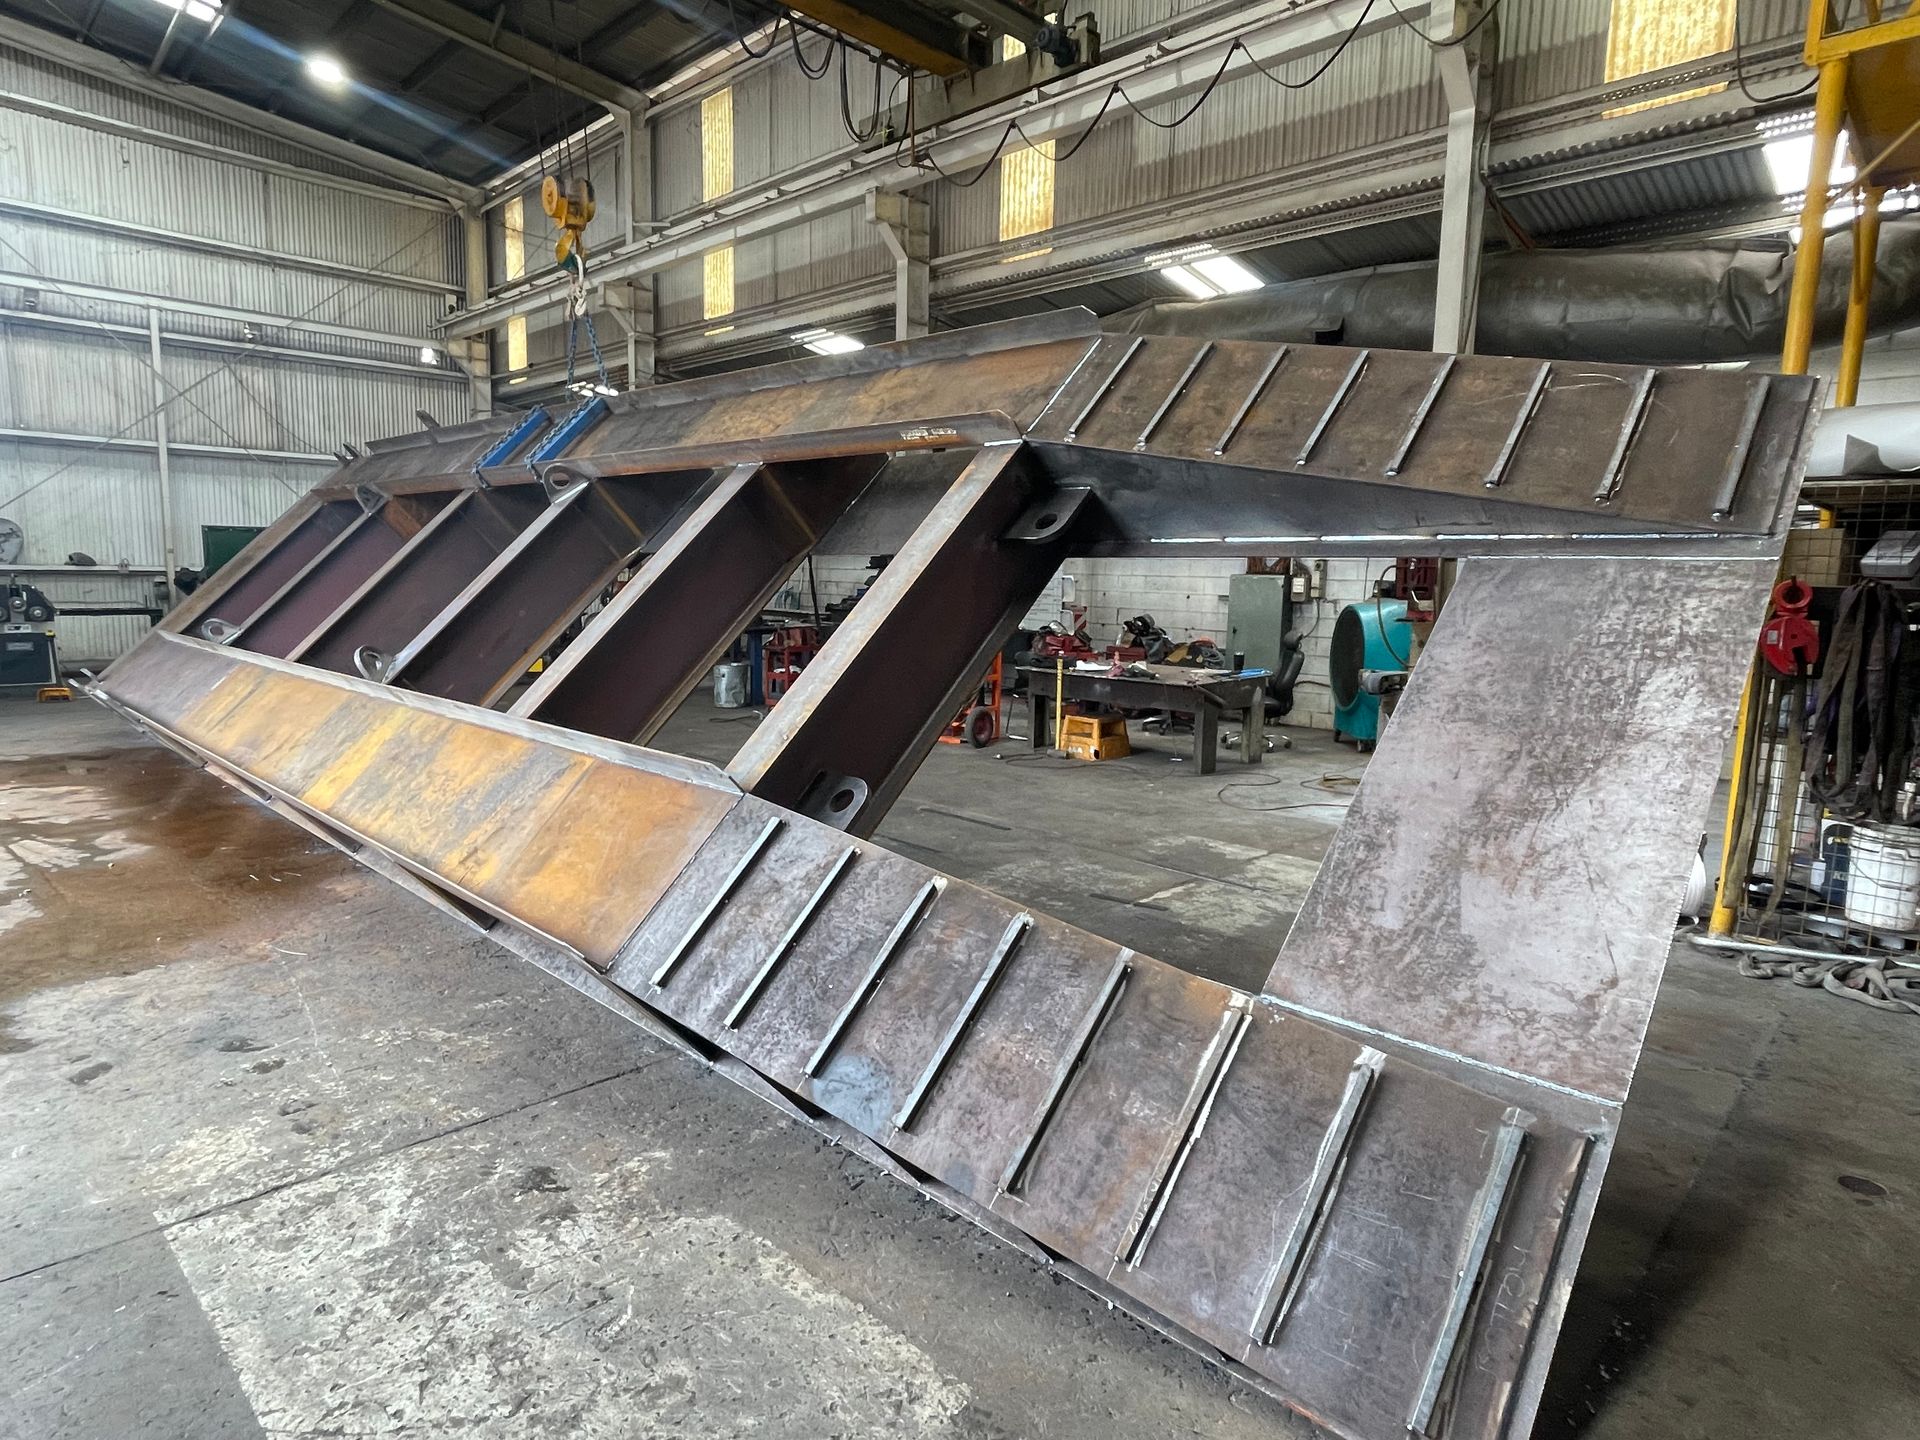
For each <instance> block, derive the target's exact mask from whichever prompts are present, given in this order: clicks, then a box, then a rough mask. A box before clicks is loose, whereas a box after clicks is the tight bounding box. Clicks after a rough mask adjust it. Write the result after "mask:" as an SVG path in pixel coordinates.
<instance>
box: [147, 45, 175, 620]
mask: <svg viewBox="0 0 1920 1440" xmlns="http://www.w3.org/2000/svg"><path fill="white" fill-rule="evenodd" d="M176 18H178V17H176ZM168 33H169V34H171V33H172V27H171V26H169V27H168ZM147 368H148V369H149V370H151V371H152V372H153V455H154V461H155V464H156V466H157V467H158V471H159V478H160V563H161V564H162V565H164V566H165V567H166V571H167V578H166V584H167V599H168V600H169V601H173V600H177V599H179V598H180V596H179V592H178V591H177V590H176V589H175V588H174V584H173V577H174V575H175V574H177V573H178V572H179V569H180V560H179V555H178V553H177V551H176V548H175V547H176V545H177V543H178V542H177V541H176V540H175V538H174V533H173V455H172V452H171V451H170V450H169V449H168V446H167V431H168V426H167V377H166V374H165V373H164V372H163V371H162V370H161V368H160V312H159V311H158V310H149V311H147Z"/></svg>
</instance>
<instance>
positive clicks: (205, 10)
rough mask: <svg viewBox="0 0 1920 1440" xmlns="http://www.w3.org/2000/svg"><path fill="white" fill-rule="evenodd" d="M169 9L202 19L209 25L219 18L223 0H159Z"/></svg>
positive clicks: (190, 17)
mask: <svg viewBox="0 0 1920 1440" xmlns="http://www.w3.org/2000/svg"><path fill="white" fill-rule="evenodd" d="M160 3H161V4H162V5H164V6H166V7H167V9H169V10H178V11H179V12H180V13H181V14H182V15H185V16H187V17H188V18H189V19H193V20H204V21H205V22H206V23H207V24H209V25H211V24H213V22H214V21H216V20H218V19H219V18H220V10H221V5H222V3H223V0H160Z"/></svg>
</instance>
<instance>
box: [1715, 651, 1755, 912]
mask: <svg viewBox="0 0 1920 1440" xmlns="http://www.w3.org/2000/svg"><path fill="white" fill-rule="evenodd" d="M1756 709H1757V707H1756V706H1755V705H1754V703H1753V666H1751V665H1749V666H1748V667H1747V683H1746V684H1745V685H1743V686H1741V687H1740V711H1739V714H1738V715H1737V716H1736V718H1735V719H1734V722H1733V778H1732V779H1731V780H1730V781H1729V782H1728V786H1727V825H1726V831H1725V833H1724V834H1723V835H1722V836H1721V839H1720V878H1719V880H1718V882H1717V883H1716V884H1715V885H1714V887H1713V915H1712V917H1711V918H1710V919H1709V920H1708V921H1707V933H1708V934H1710V935H1731V934H1732V933H1733V922H1734V920H1735V918H1736V917H1735V915H1734V910H1733V906H1732V905H1731V904H1729V903H1728V894H1729V892H1730V891H1731V890H1732V888H1733V887H1732V886H1731V885H1730V884H1729V883H1728V879H1727V877H1728V876H1729V875H1731V874H1732V873H1733V868H1734V860H1735V858H1736V857H1735V856H1734V853H1733V847H1734V845H1735V843H1736V842H1737V841H1738V839H1739V833H1740V809H1741V805H1740V794H1741V790H1742V788H1743V787H1744V786H1745V784H1746V776H1747V766H1748V764H1749V763H1751V760H1752V752H1753V739H1754V735H1755V733H1756V732H1757V731H1758V729H1759V727H1758V726H1757V725H1756V724H1755V723H1754V722H1755V720H1756V718H1757V716H1756V713H1755V711H1756Z"/></svg>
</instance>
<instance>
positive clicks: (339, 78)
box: [307, 55, 347, 90]
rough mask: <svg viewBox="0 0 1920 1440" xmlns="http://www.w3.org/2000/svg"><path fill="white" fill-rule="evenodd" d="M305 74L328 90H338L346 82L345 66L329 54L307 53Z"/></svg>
mask: <svg viewBox="0 0 1920 1440" xmlns="http://www.w3.org/2000/svg"><path fill="white" fill-rule="evenodd" d="M307 74H309V75H311V76H312V77H313V78H314V79H315V80H317V81H319V82H320V83H321V84H322V85H325V86H326V87H327V88H328V89H329V90H338V89H339V88H340V87H341V86H342V85H345V84H346V83H347V72H346V68H345V67H344V66H343V65H341V63H340V62H339V61H338V60H336V59H334V58H333V57H332V56H331V55H309V56H308V57H307Z"/></svg>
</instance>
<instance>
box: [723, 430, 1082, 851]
mask: <svg viewBox="0 0 1920 1440" xmlns="http://www.w3.org/2000/svg"><path fill="white" fill-rule="evenodd" d="M1077 499H1078V496H1077V495H1075V494H1068V493H1061V492H1056V491H1055V490H1054V488H1053V486H1052V484H1051V483H1050V482H1049V481H1048V480H1047V479H1046V478H1045V477H1044V475H1043V474H1042V473H1041V471H1040V469H1039V467H1038V466H1037V465H1035V464H1034V462H1033V457H1032V456H1031V455H1029V454H1028V453H1026V451H1025V450H1024V448H1023V447H1022V446H1020V445H1018V444H1012V443H1008V444H999V445H988V446H986V447H984V448H983V449H981V450H980V452H979V453H978V454H977V455H976V456H975V457H974V459H973V460H972V461H971V462H970V463H969V464H968V466H967V468H966V470H965V471H963V472H962V473H961V476H960V478H959V479H958V480H957V481H955V482H954V485H953V487H952V489H951V490H949V491H948V492H947V494H946V495H945V496H944V497H943V498H942V499H941V500H940V502H939V503H938V504H937V505H935V506H934V508H933V511H932V513H931V514H929V515H928V516H927V518H926V519H925V520H924V521H923V522H922V523H921V525H920V527H919V528H918V529H917V530H916V531H915V532H914V534H913V536H912V538H911V539H909V540H908V541H907V543H906V545H905V546H903V547H902V548H901V550H900V551H899V553H898V554H896V555H895V556H894V557H893V560H892V561H891V562H890V563H889V564H888V566H887V568H886V569H885V570H883V571H881V573H880V578H879V579H877V580H876V581H874V583H873V586H872V588H870V589H869V590H868V591H867V593H866V594H865V595H864V596H863V597H862V598H861V600H860V602H859V603H858V604H857V605H855V606H854V608H853V614H852V615H851V616H850V617H849V618H848V619H847V621H846V622H845V623H844V624H842V625H841V626H840V628H839V629H838V630H836V631H835V632H834V634H833V638H832V639H831V640H829V641H828V642H827V644H826V646H825V648H823V649H822V650H821V652H820V654H819V655H817V656H816V657H815V658H814V660H813V662H812V663H811V664H810V665H808V666H807V668H806V669H805V670H803V671H802V672H801V674H800V678H799V680H798V681H796V682H795V683H794V685H793V686H792V687H791V688H790V689H789V690H788V691H787V693H786V696H785V697H784V698H783V699H782V700H781V702H780V705H779V708H778V709H776V710H775V711H774V712H773V713H772V714H771V715H770V716H769V717H768V718H767V720H766V722H765V723H764V724H762V725H761V726H760V728H759V729H758V730H756V731H755V732H754V735H753V738H752V739H751V740H749V741H748V742H747V743H746V744H745V745H744V746H742V747H741V749H740V752H739V753H738V754H737V755H735V756H734V757H733V760H732V761H731V763H730V764H729V765H728V767H727V768H728V772H729V773H730V774H731V775H732V776H733V777H734V779H735V780H736V781H737V782H738V783H739V785H740V787H741V789H743V790H746V791H748V792H749V793H751V794H755V795H758V796H760V797H761V798H762V799H767V800H772V801H773V802H774V803H775V804H778V805H783V806H785V807H787V808H788V809H792V810H798V811H800V812H801V813H802V814H806V815H811V816H813V817H814V818H816V819H820V820H824V821H826V822H827V823H829V824H832V825H836V826H839V827H840V828H842V829H846V830H849V831H851V832H853V833H854V834H857V835H870V834H872V833H873V828H874V827H875V826H876V825H878V824H879V823H880V819H881V817H882V816H883V815H885V813H886V811H887V807H888V806H890V805H891V804H892V803H893V800H894V797H895V796H896V795H898V794H899V793H900V790H901V788H902V787H903V786H905V784H906V783H907V781H908V779H909V778H911V776H912V774H913V771H914V770H915V768H917V767H918V765H919V763H920V761H921V759H922V758H923V757H924V756H925V755H926V753H927V751H928V750H930V749H931V748H932V747H933V743H934V741H935V739H936V737H938V735H939V733H940V731H941V729H942V728H943V727H944V726H945V725H946V723H947V722H948V721H949V720H951V719H952V718H953V715H954V712H955V711H956V710H957V709H958V708H959V706H960V703H961V701H962V700H963V699H964V697H965V696H966V695H967V694H968V692H970V691H971V690H972V689H973V688H974V687H975V686H977V685H978V684H979V683H980V676H981V674H982V672H984V671H985V669H986V668H987V664H988V662H989V660H990V659H991V657H992V656H993V655H994V653H995V652H996V651H997V650H998V649H999V648H1000V646H1001V645H1002V644H1003V643H1004V642H1005V640H1006V638H1007V636H1008V634H1009V633H1010V632H1011V630H1012V627H1013V624H1014V622H1015V621H1016V620H1017V619H1018V618H1019V617H1020V616H1021V615H1022V614H1023V613H1025V611H1026V610H1027V609H1028V608H1029V607H1030V606H1031V605H1032V604H1033V602H1034V600H1035V599H1036V598H1037V597H1038V596H1039V594H1040V592H1041V590H1042V589H1043V588H1044V587H1045V585H1046V583H1047V581H1048V580H1049V579H1051V578H1052V576H1053V573H1054V571H1056V570H1057V569H1059V567H1060V562H1061V561H1062V560H1063V559H1064V558H1065V556H1066V554H1067V548H1066V541H1067V537H1068V535H1069V534H1070V532H1071V530H1072V528H1073V520H1074V514H1073V506H1074V503H1075V502H1076V500H1077ZM1040 502H1045V503H1046V505H1047V506H1048V507H1050V508H1045V509H1042V510H1039V511H1038V512H1036V513H1034V514H1032V515H1031V517H1030V518H1029V524H1028V525H1027V526H1026V527H1022V533H1020V534H1018V535H1017V536H1015V537H1013V538H1009V531H1010V530H1012V529H1014V528H1015V527H1016V526H1017V525H1018V524H1019V522H1020V521H1021V520H1022V518H1023V515H1025V514H1026V512H1028V511H1029V510H1030V509H1031V508H1032V507H1034V506H1035V505H1036V504H1038V503H1040ZM907 656H911V657H912V659H911V661H910V662H908V663H903V657H907Z"/></svg>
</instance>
